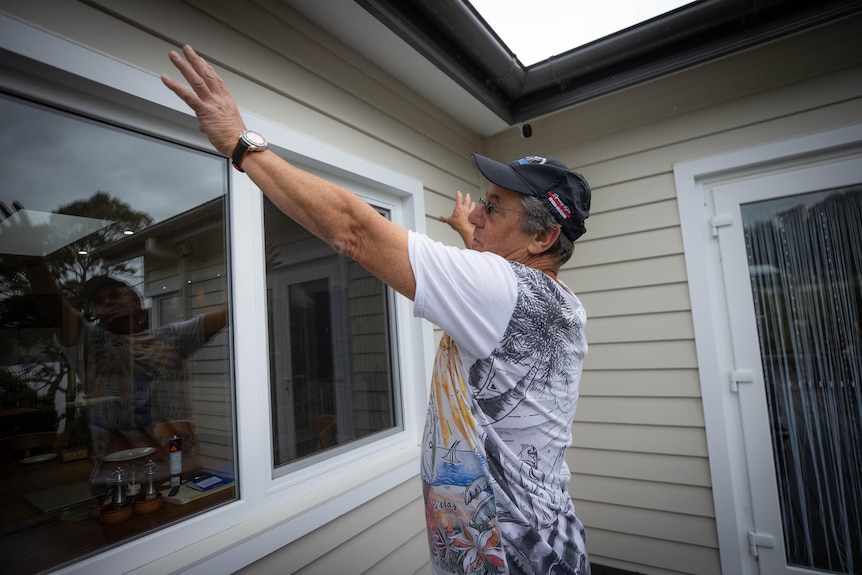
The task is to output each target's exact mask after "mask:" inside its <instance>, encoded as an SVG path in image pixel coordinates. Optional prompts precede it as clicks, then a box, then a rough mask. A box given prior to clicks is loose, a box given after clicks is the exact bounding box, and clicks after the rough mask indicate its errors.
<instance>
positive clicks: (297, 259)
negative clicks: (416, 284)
mask: <svg viewBox="0 0 862 575" xmlns="http://www.w3.org/2000/svg"><path fill="white" fill-rule="evenodd" d="M264 217H265V219H264V226H265V234H266V242H267V247H268V250H269V252H270V254H271V257H270V261H269V262H268V264H267V290H268V305H269V335H270V370H271V374H270V393H271V401H272V427H273V461H274V464H275V466H276V467H280V466H283V465H285V464H288V463H291V462H293V461H297V460H300V459H302V458H306V457H309V456H313V455H315V454H317V453H321V452H324V451H326V450H329V449H332V448H336V447H337V446H341V445H344V444H347V443H350V442H353V441H356V440H359V439H361V438H364V437H368V436H370V435H372V434H376V433H379V432H384V431H388V430H394V429H395V427H396V425H397V418H396V413H397V412H396V409H395V406H396V397H395V388H394V382H393V381H394V380H393V372H392V362H393V355H394V354H393V352H392V349H391V345H392V343H391V342H392V341H394V339H395V338H394V337H393V328H392V325H391V314H390V312H389V305H390V300H389V297H390V296H389V291H388V289H387V288H386V286H385V285H384V284H383V283H382V282H381V281H380V280H378V279H377V278H375V277H374V276H372V275H371V274H370V273H368V272H367V271H366V270H365V269H363V268H362V266H360V265H359V264H357V263H356V262H354V261H352V260H350V259H349V258H346V257H343V256H339V255H337V254H336V253H335V252H334V251H333V250H332V249H331V248H330V247H329V246H327V245H326V244H325V243H324V242H322V241H321V240H319V239H317V238H315V237H314V236H312V235H311V234H309V233H308V232H307V231H306V230H304V229H302V228H301V227H299V226H298V225H297V224H296V223H294V222H293V221H291V220H290V219H289V218H287V217H286V216H285V215H284V214H282V213H281V212H280V211H279V210H278V209H277V208H276V207H275V206H274V205H273V204H272V203H271V202H269V201H268V200H264Z"/></svg>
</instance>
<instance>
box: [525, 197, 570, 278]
mask: <svg viewBox="0 0 862 575" xmlns="http://www.w3.org/2000/svg"><path fill="white" fill-rule="evenodd" d="M521 207H523V208H524V213H523V215H522V216H521V231H523V232H526V233H528V234H532V233H536V232H544V231H546V230H551V229H553V228H560V224H559V222H557V220H556V219H554V216H553V215H551V212H549V211H548V208H547V207H546V206H545V204H543V203H542V200H540V199H539V198H535V197H533V196H528V195H526V194H523V195H521ZM574 252H575V244H574V242H572V240H570V239H569V238H567V237H566V234H564V233H563V231H562V229H560V236H559V237H558V238H557V241H556V242H554V245H552V246H551V247H550V248H548V249H547V251H546V252H545V253H546V254H548V255H550V256H554V257H555V258H557V260H558V261H559V262H560V265H563V264H564V263H566V262H567V261H569V258H571V257H572V254H573V253H574Z"/></svg>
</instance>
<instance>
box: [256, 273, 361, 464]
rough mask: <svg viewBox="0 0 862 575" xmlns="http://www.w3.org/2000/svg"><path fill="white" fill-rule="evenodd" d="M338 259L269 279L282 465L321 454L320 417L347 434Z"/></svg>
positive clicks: (345, 352)
mask: <svg viewBox="0 0 862 575" xmlns="http://www.w3.org/2000/svg"><path fill="white" fill-rule="evenodd" d="M341 276H342V269H341V267H340V266H339V261H338V258H337V257H335V256H330V257H324V258H318V259H315V260H313V261H312V262H306V263H301V264H295V265H291V266H285V267H280V268H278V269H277V270H276V271H274V272H272V273H271V275H270V283H271V286H272V291H271V294H270V298H271V301H270V306H271V309H272V313H273V317H274V321H271V324H272V325H273V330H272V335H271V337H272V344H273V351H272V357H273V358H274V359H273V368H274V371H273V374H272V382H271V385H272V402H273V422H272V423H273V429H274V437H275V445H274V454H273V455H274V460H275V465H276V466H280V465H283V464H286V463H289V462H291V461H295V460H296V459H298V458H301V457H304V456H307V455H310V454H312V453H314V452H315V451H318V450H320V449H321V446H320V444H319V441H318V440H319V436H320V429H319V421H318V418H323V417H328V418H331V419H333V420H334V421H337V422H338V427H339V428H340V429H341V430H345V431H347V432H349V429H350V426H351V425H352V419H351V413H350V404H349V402H346V401H345V397H343V396H344V392H343V391H342V388H344V387H346V384H345V382H346V381H348V379H349V376H348V370H349V367H348V363H349V352H348V350H347V346H348V341H347V340H348V337H347V333H346V330H347V326H346V319H345V318H346V312H345V305H346V304H345V301H344V289H345V288H344V280H343V278H342V277H341Z"/></svg>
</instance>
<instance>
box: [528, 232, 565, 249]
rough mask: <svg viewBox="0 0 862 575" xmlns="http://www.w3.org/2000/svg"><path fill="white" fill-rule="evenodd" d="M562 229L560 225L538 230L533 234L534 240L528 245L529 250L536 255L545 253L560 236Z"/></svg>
mask: <svg viewBox="0 0 862 575" xmlns="http://www.w3.org/2000/svg"><path fill="white" fill-rule="evenodd" d="M561 231H562V230H561V228H560V227H559V226H555V227H553V228H551V229H549V230H543V231H541V232H536V233H535V234H533V241H532V242H530V245H529V246H527V251H529V252H530V253H531V254H532V255H535V256H537V255H540V254H543V253H545V252H546V251H548V250H549V249H550V248H551V246H553V245H554V243H555V242H556V241H557V238H559V237H560V233H561Z"/></svg>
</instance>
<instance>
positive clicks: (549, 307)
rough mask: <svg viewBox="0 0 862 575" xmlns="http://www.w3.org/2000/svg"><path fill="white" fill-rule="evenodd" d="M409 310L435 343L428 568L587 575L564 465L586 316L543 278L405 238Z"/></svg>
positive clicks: (428, 448) (427, 441)
mask: <svg viewBox="0 0 862 575" xmlns="http://www.w3.org/2000/svg"><path fill="white" fill-rule="evenodd" d="M410 261H411V264H412V267H413V271H414V274H415V276H416V284H417V285H416V298H415V304H414V314H415V315H416V316H418V317H423V318H425V319H427V320H429V321H431V322H432V323H434V324H436V325H438V326H439V327H441V328H442V329H443V330H444V332H445V335H444V336H443V338H442V340H441V342H440V347H439V349H438V351H437V356H436V359H435V365H434V373H433V376H432V381H431V396H430V401H429V404H428V415H427V419H426V423H425V432H424V437H423V455H422V483H423V489H424V495H425V513H426V519H427V522H428V537H429V545H430V548H431V563H432V567H433V570H434V573H437V574H455V573H458V574H461V573H464V574H467V573H477V574H478V573H512V574H514V573H530V574H534V573H535V574H542V575H546V574H558V573H559V574H562V573H566V574H576V575H588V574H589V570H590V569H589V560H588V558H587V555H586V548H585V537H584V530H583V526H582V525H581V522H580V521H579V520H578V518H577V517H576V515H575V508H574V505H573V504H572V501H571V498H570V497H569V494H568V491H567V484H568V481H569V478H570V473H569V469H568V466H567V465H566V463H565V459H564V457H565V453H566V449H567V448H568V447H569V445H570V444H571V425H572V420H573V418H574V414H575V406H576V404H577V399H578V385H579V383H580V378H581V369H582V364H583V358H584V356H585V355H586V352H587V343H586V339H585V337H584V326H585V324H586V313H585V311H584V308H583V306H582V305H581V302H580V301H579V300H578V298H577V297H576V296H575V295H574V294H573V293H572V292H571V291H570V290H568V289H567V288H565V287H563V286H561V285H559V284H557V283H556V282H554V280H552V279H551V278H550V277H548V276H547V275H545V274H543V273H541V272H539V271H537V270H534V269H532V268H529V267H527V266H524V265H522V264H518V263H513V262H508V261H506V260H504V259H503V258H501V257H499V256H496V255H493V254H488V253H479V252H475V251H471V250H460V249H457V248H453V247H450V246H445V245H443V244H440V243H437V242H434V241H433V240H431V239H429V238H428V237H426V236H423V235H420V234H415V233H411V234H410Z"/></svg>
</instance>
